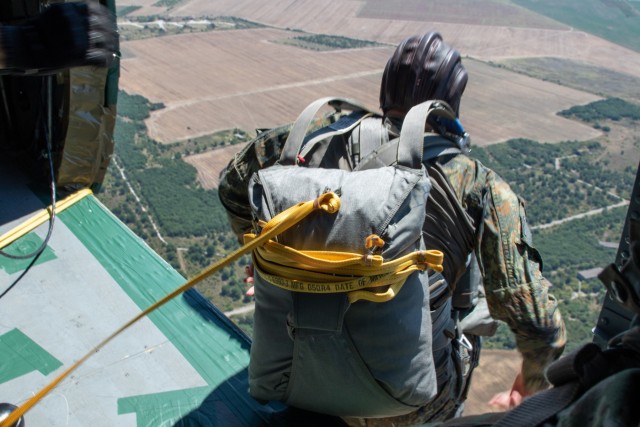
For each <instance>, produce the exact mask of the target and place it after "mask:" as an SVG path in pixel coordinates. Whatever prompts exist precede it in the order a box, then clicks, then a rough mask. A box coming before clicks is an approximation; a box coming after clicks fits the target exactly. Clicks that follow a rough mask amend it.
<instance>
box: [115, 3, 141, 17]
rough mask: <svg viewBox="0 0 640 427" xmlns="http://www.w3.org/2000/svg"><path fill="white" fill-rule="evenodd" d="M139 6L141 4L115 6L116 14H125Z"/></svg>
mask: <svg viewBox="0 0 640 427" xmlns="http://www.w3.org/2000/svg"><path fill="white" fill-rule="evenodd" d="M141 7H142V6H133V5H127V6H116V16H127V15H128V14H130V13H133V12H135V11H136V10H138V9H140V8H141Z"/></svg>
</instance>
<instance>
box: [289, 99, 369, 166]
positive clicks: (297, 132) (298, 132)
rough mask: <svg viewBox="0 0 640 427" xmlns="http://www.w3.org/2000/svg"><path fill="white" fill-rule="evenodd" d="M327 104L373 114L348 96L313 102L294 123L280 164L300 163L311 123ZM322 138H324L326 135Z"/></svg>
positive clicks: (336, 107)
mask: <svg viewBox="0 0 640 427" xmlns="http://www.w3.org/2000/svg"><path fill="white" fill-rule="evenodd" d="M325 105H330V106H332V107H333V108H334V109H335V110H336V111H341V110H342V109H347V110H351V111H364V112H367V113H372V114H373V112H372V111H370V110H369V109H368V108H367V107H365V106H364V105H362V104H360V103H359V102H357V101H354V100H351V99H347V98H335V97H326V98H320V99H318V100H316V101H314V102H312V103H311V104H309V105H308V106H307V108H305V109H304V110H303V111H302V113H300V115H299V116H298V118H297V119H296V121H295V123H294V124H293V127H292V128H291V133H289V137H288V138H287V142H286V143H285V144H284V147H283V148H282V154H281V156H280V161H279V162H280V164H282V165H295V164H297V163H298V155H299V153H300V149H301V148H302V144H303V142H304V140H305V135H306V134H307V131H308V130H309V126H311V123H312V122H313V119H314V117H315V116H316V114H317V113H318V111H320V109H321V108H322V107H323V106H325ZM322 139H324V137H323V138H322Z"/></svg>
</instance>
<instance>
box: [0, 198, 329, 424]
mask: <svg viewBox="0 0 640 427" xmlns="http://www.w3.org/2000/svg"><path fill="white" fill-rule="evenodd" d="M339 208H340V199H339V198H338V196H336V195H335V194H334V193H325V194H323V195H321V196H320V197H318V198H317V199H315V200H310V201H308V202H303V203H298V204H297V205H294V206H292V207H290V208H289V209H287V210H285V211H282V212H281V213H279V214H278V215H276V216H275V217H273V218H272V219H271V220H270V221H269V222H268V223H267V224H266V225H265V227H263V229H262V233H261V234H260V236H258V237H257V238H255V239H254V240H252V241H250V242H248V243H247V244H245V245H244V246H242V247H241V248H239V249H236V250H235V251H233V252H232V253H231V254H229V255H228V256H227V257H226V258H224V259H222V260H219V261H217V262H215V263H213V264H211V265H210V266H209V267H207V268H205V269H204V270H203V271H201V272H200V273H198V274H197V275H196V276H195V277H193V278H191V279H189V280H188V281H187V282H186V283H185V284H183V285H182V286H180V287H178V288H176V289H175V290H173V291H172V292H170V293H169V294H167V295H166V296H164V297H163V298H161V299H160V300H158V301H157V302H155V303H154V304H152V305H151V306H149V307H148V308H146V309H145V310H144V311H142V312H141V313H139V314H138V315H136V316H135V317H133V318H132V319H131V320H129V321H128V322H127V323H125V324H124V325H123V326H121V327H120V328H119V329H118V330H116V331H115V332H114V333H113V334H111V335H109V336H108V337H107V338H106V339H104V340H103V341H102V342H100V344H98V345H97V346H95V347H94V348H93V349H91V350H90V351H89V352H88V353H87V354H85V355H84V356H82V358H80V359H79V360H78V361H77V362H75V363H74V364H73V365H72V366H71V367H69V368H68V369H66V370H65V371H64V372H62V373H61V374H60V375H58V377H56V378H55V379H54V380H53V381H51V383H49V384H48V385H47V386H45V387H44V388H43V389H41V390H40V391H39V392H38V393H36V394H35V395H34V396H33V397H31V398H30V399H29V400H27V401H26V402H25V403H23V404H22V405H20V406H19V407H18V408H17V409H15V410H14V411H13V412H11V413H10V414H9V416H8V417H7V418H5V419H4V420H2V421H0V427H11V426H12V425H13V424H14V423H15V422H16V421H18V419H19V418H20V417H21V416H22V415H24V414H25V413H26V412H27V411H28V410H29V409H31V408H32V407H33V406H34V405H35V404H37V403H38V402H39V401H40V400H41V399H42V398H44V397H45V396H46V395H47V394H49V392H51V391H52V390H53V389H54V388H55V387H56V386H57V385H58V384H60V383H61V382H62V380H64V379H65V378H66V377H68V376H69V375H70V374H71V373H72V372H73V371H75V370H76V369H77V368H78V367H79V366H80V365H82V364H83V363H84V362H85V361H86V360H87V359H89V357H91V356H92V355H94V354H95V353H97V352H98V351H100V350H101V349H102V348H103V347H104V346H105V345H107V344H108V343H109V342H110V341H111V340H112V339H114V338H115V337H116V336H118V335H120V334H121V333H122V332H124V331H125V330H126V329H128V328H129V327H130V326H132V325H133V324H134V323H136V322H137V321H138V320H140V319H142V318H143V317H145V316H147V315H148V314H149V313H151V312H152V311H154V310H156V309H158V308H160V307H162V306H163V305H164V304H166V303H167V302H169V301H171V300H172V299H173V298H175V297H176V296H178V295H180V294H182V293H183V292H185V291H187V290H189V289H191V288H192V287H193V286H195V285H196V284H198V283H200V282H201V281H202V280H204V279H205V278H207V277H208V276H210V275H211V274H213V273H215V272H217V271H218V270H220V269H222V268H224V267H226V266H227V265H229V264H231V263H232V262H234V261H235V260H237V259H238V258H240V257H241V256H242V255H244V254H246V253H248V252H250V251H252V250H254V249H255V248H257V247H258V246H260V245H262V244H264V243H265V242H267V241H269V240H270V239H272V238H274V237H275V236H276V235H278V234H280V233H282V232H284V231H286V230H287V229H289V228H291V227H292V226H294V225H295V224H297V223H298V222H300V221H301V220H303V219H304V218H305V217H306V216H308V215H309V214H311V213H312V212H315V211H317V210H324V211H325V212H328V213H335V212H337V211H338V209H339Z"/></svg>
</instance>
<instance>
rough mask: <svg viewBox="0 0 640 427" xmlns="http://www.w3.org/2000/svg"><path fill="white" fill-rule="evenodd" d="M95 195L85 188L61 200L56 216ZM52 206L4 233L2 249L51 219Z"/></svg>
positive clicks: (0, 247) (57, 205)
mask: <svg viewBox="0 0 640 427" xmlns="http://www.w3.org/2000/svg"><path fill="white" fill-rule="evenodd" d="M90 194H93V193H92V192H91V190H90V189H88V188H84V189H82V190H79V191H76V192H75V193H73V194H71V195H70V196H68V197H66V198H64V199H62V200H59V201H58V203H56V215H57V214H59V213H60V212H62V211H63V210H65V209H66V208H68V207H70V206H73V205H74V204H75V203H76V202H78V201H80V200H82V199H83V198H85V197H86V196H88V195H90ZM51 209H52V207H51V206H48V207H47V208H45V209H42V210H41V211H40V212H38V213H37V214H35V215H34V216H32V217H31V218H29V219H28V220H26V221H25V222H23V223H22V224H20V225H18V226H17V227H14V228H13V229H11V230H9V231H8V232H6V233H4V234H3V235H2V236H0V249H2V248H4V247H5V246H9V245H10V244H11V243H13V242H15V241H16V240H18V239H19V238H20V237H22V236H24V235H25V234H27V233H29V232H31V231H33V230H35V229H36V228H37V227H38V226H39V225H42V224H44V223H45V222H47V221H48V220H49V218H50V217H51Z"/></svg>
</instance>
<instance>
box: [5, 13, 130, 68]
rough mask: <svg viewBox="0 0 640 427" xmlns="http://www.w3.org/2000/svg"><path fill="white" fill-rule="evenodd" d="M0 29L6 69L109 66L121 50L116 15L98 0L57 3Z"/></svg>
mask: <svg viewBox="0 0 640 427" xmlns="http://www.w3.org/2000/svg"><path fill="white" fill-rule="evenodd" d="M0 30H1V31H2V33H1V38H0V43H1V44H2V49H3V51H4V55H5V65H4V68H5V69H9V70H11V71H16V72H38V73H43V72H45V73H46V72H52V71H55V70H59V69H62V68H69V67H75V66H81V65H94V66H100V67H107V66H109V65H110V64H111V62H112V61H113V60H114V58H115V55H116V53H117V51H118V31H117V25H116V20H115V16H114V15H113V14H112V13H111V12H110V11H109V10H108V9H107V8H105V7H103V6H101V5H100V3H98V2H97V1H95V0H90V1H87V2H73V3H55V4H52V5H51V6H49V7H47V8H46V9H45V10H44V11H43V12H42V13H40V14H39V15H37V16H35V17H33V18H30V19H28V20H27V21H25V22H23V23H20V24H17V25H4V26H2V28H1V29H0Z"/></svg>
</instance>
